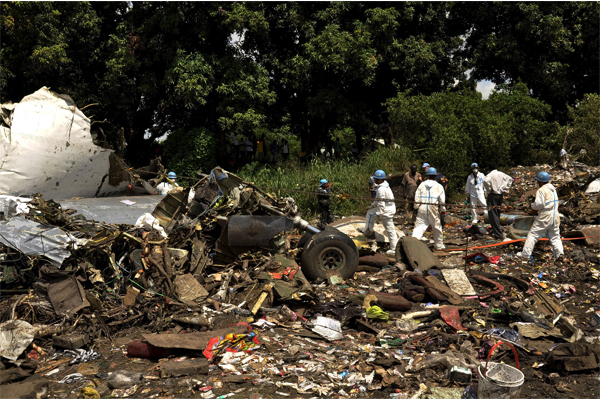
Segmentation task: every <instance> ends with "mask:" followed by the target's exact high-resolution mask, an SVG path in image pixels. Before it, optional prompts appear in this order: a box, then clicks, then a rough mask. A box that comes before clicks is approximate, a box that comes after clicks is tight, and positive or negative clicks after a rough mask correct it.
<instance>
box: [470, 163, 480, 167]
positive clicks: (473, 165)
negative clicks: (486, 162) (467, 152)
mask: <svg viewBox="0 0 600 400" xmlns="http://www.w3.org/2000/svg"><path fill="white" fill-rule="evenodd" d="M471 168H479V165H477V163H476V162H474V163H473V164H471Z"/></svg>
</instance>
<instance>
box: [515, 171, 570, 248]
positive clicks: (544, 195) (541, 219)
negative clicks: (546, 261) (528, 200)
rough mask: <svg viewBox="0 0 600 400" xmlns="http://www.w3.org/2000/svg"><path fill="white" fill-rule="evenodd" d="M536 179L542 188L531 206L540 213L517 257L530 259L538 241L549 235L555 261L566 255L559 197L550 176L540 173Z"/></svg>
mask: <svg viewBox="0 0 600 400" xmlns="http://www.w3.org/2000/svg"><path fill="white" fill-rule="evenodd" d="M535 179H536V180H537V182H538V186H539V187H540V188H539V189H538V191H537V193H536V195H535V202H534V203H533V204H531V208H532V209H533V210H536V211H538V213H537V216H536V217H535V221H533V225H532V226H531V230H530V231H529V234H528V235H527V240H525V245H524V246H523V251H520V252H518V253H517V257H524V258H530V257H531V253H533V248H534V247H535V244H536V243H537V241H538V240H539V239H540V237H541V236H543V235H544V234H545V233H548V239H549V240H550V244H551V245H552V251H553V252H554V259H557V258H559V257H562V256H563V255H564V253H565V252H564V249H563V245H562V241H561V240H560V216H559V214H558V195H557V194H556V188H555V187H554V185H552V184H551V183H550V174H548V173H547V172H540V173H539V174H537V176H536V178H535Z"/></svg>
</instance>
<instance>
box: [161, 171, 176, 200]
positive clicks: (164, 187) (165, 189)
mask: <svg viewBox="0 0 600 400" xmlns="http://www.w3.org/2000/svg"><path fill="white" fill-rule="evenodd" d="M167 178H168V180H167V181H166V182H162V183H160V184H158V186H156V191H157V192H158V194H161V195H163V196H165V195H166V194H167V193H169V192H170V191H171V190H173V189H174V188H175V187H177V186H179V185H178V184H177V174H176V173H175V172H173V171H171V172H169V173H168V174H167ZM169 181H171V182H173V184H171V183H170V182H169Z"/></svg>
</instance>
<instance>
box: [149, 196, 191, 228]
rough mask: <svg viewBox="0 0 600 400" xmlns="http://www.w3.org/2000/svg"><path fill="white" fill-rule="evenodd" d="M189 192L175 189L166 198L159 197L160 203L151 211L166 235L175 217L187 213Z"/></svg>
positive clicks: (173, 223)
mask: <svg viewBox="0 0 600 400" xmlns="http://www.w3.org/2000/svg"><path fill="white" fill-rule="evenodd" d="M189 192H190V189H184V188H181V187H176V188H174V189H173V190H171V191H170V192H169V193H167V194H166V196H160V197H161V201H160V203H158V205H157V206H156V208H155V209H154V211H152V216H153V217H154V218H156V219H157V220H158V223H159V224H160V226H162V227H163V228H164V230H165V231H166V232H167V233H168V232H170V231H171V228H172V227H173V226H174V225H175V221H176V220H177V217H179V216H180V215H181V214H183V213H185V212H186V211H187V202H188V194H189Z"/></svg>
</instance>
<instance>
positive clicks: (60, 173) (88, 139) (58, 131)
mask: <svg viewBox="0 0 600 400" xmlns="http://www.w3.org/2000/svg"><path fill="white" fill-rule="evenodd" d="M90 126H91V125H90V120H89V119H88V118H87V117H86V116H85V115H84V114H83V113H82V112H81V111H80V110H79V109H78V108H77V106H76V105H75V103H74V102H73V100H72V99H71V98H70V97H69V96H66V95H59V94H56V93H53V92H51V91H50V90H48V88H46V87H43V88H41V89H40V90H38V91H37V92H35V93H33V94H31V95H29V96H25V97H24V98H23V100H21V102H20V103H18V104H15V105H14V111H13V114H12V120H11V127H10V129H7V128H5V129H3V130H2V131H1V132H0V194H6V195H12V196H19V195H30V194H33V193H40V194H42V196H44V197H46V198H71V197H76V196H81V197H94V196H95V195H96V191H97V190H98V188H99V187H100V186H101V185H102V189H101V190H100V192H99V195H100V196H104V195H108V194H111V193H121V192H123V191H124V190H126V188H127V185H128V184H129V182H125V181H124V171H123V165H122V163H121V162H120V160H119V159H118V157H116V156H115V155H114V154H113V151H112V150H108V149H104V148H102V147H99V146H96V145H95V144H94V143H93V141H92V135H91V133H90ZM106 175H109V177H108V178H109V179H106V182H104V183H103V179H104V177H105V176H106Z"/></svg>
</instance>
